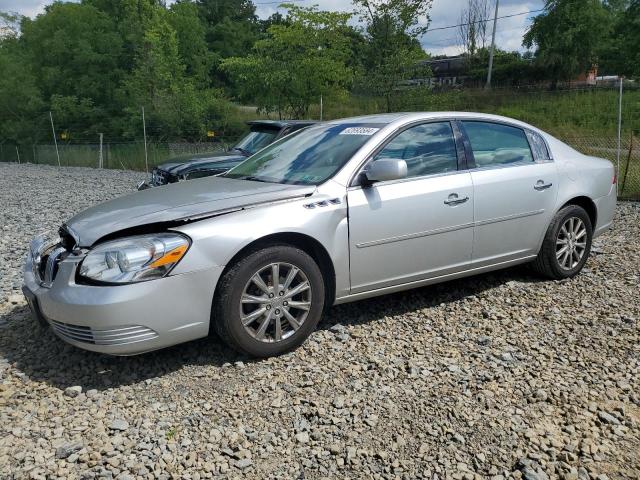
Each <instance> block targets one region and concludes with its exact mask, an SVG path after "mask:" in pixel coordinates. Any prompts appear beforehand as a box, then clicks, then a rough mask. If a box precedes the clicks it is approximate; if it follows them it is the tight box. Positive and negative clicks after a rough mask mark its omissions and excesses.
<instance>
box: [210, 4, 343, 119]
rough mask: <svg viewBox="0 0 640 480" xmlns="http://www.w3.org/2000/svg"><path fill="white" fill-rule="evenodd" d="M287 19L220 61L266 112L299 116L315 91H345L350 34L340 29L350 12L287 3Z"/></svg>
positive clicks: (316, 96)
mask: <svg viewBox="0 0 640 480" xmlns="http://www.w3.org/2000/svg"><path fill="white" fill-rule="evenodd" d="M284 6H285V7H286V8H287V9H288V17H287V21H286V22H283V23H277V24H273V25H271V26H270V27H269V29H268V36H267V38H265V39H263V40H259V41H258V42H256V44H255V46H254V49H253V52H252V53H251V54H250V55H248V56H247V57H232V58H228V59H226V60H224V61H223V62H222V67H223V68H224V69H225V70H226V71H227V72H229V74H230V75H231V78H232V79H233V80H234V81H235V82H236V83H237V85H238V86H239V89H240V97H241V98H242V99H244V100H253V101H255V102H257V105H258V107H259V108H260V109H261V110H263V111H265V112H267V113H268V112H274V111H275V112H277V113H278V116H279V117H280V118H282V116H283V115H292V116H294V117H295V118H301V117H304V116H306V115H307V114H308V111H309V106H310V105H311V104H312V103H315V102H317V101H318V100H319V99H320V96H321V95H323V96H325V97H334V98H335V97H339V96H341V95H344V94H346V88H347V87H348V85H349V84H350V81H351V79H352V70H351V69H350V68H349V67H348V66H347V64H346V63H347V61H348V58H349V55H350V39H349V38H348V37H347V36H346V35H345V34H344V32H345V31H346V28H347V21H348V20H349V18H350V14H347V13H337V12H325V11H319V10H318V9H317V8H315V7H312V8H301V7H297V6H294V5H290V4H285V5H284Z"/></svg>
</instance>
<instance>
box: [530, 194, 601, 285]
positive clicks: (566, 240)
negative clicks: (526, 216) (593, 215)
mask: <svg viewBox="0 0 640 480" xmlns="http://www.w3.org/2000/svg"><path fill="white" fill-rule="evenodd" d="M592 238H593V226H592V225H591V219H590V218H589V215H588V214H587V212H586V211H585V210H584V209H583V208H582V207H579V206H578V205H567V206H566V207H564V208H562V209H561V210H560V211H559V212H558V213H557V214H556V216H555V217H554V218H553V220H552V221H551V224H550V225H549V228H548V230H547V233H546V235H545V237H544V241H543V243H542V248H541V249H540V252H539V253H538V257H537V258H536V260H535V261H534V262H533V267H534V269H535V270H536V271H538V272H539V273H540V274H542V275H544V276H546V277H549V278H553V279H556V280H560V279H563V278H570V277H573V276H575V275H577V274H578V273H579V272H580V270H582V267H584V264H585V263H586V261H587V258H588V257H589V253H590V251H591V240H592Z"/></svg>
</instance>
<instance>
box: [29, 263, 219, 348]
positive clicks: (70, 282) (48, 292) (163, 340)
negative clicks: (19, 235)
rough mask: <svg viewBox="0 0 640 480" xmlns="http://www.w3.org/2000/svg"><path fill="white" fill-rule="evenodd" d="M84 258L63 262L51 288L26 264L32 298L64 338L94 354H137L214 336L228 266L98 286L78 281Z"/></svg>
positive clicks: (36, 308) (38, 313) (43, 318)
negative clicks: (216, 303) (220, 284)
mask: <svg viewBox="0 0 640 480" xmlns="http://www.w3.org/2000/svg"><path fill="white" fill-rule="evenodd" d="M80 260H81V258H75V257H73V256H69V257H67V258H66V259H64V260H63V261H61V262H60V264H59V267H58V272H57V274H56V277H55V279H54V281H53V282H52V284H51V286H50V287H46V286H42V285H41V282H39V281H38V279H37V278H36V276H35V275H34V272H33V268H32V264H31V258H28V259H27V262H26V264H25V268H24V287H25V288H24V290H23V291H24V292H25V296H26V297H27V301H28V302H29V304H30V306H31V307H32V310H33V311H34V312H35V314H36V316H40V318H39V319H40V320H41V321H44V322H46V323H47V324H49V325H50V326H51V328H52V330H53V331H54V333H56V335H58V336H59V337H60V338H62V339H63V340H64V341H66V342H68V343H70V344H72V345H75V346H77V347H79V348H83V349H85V350H91V351H94V352H102V353H107V354H112V355H135V354H138V353H144V352H147V351H151V350H157V349H159V348H164V347H168V346H171V345H175V344H178V343H182V342H187V341H190V340H195V339H197V338H202V337H205V336H207V335H208V333H209V321H210V317H211V304H212V301H213V292H214V289H215V285H216V283H217V281H218V278H219V277H220V274H221V273H222V269H223V267H213V268H209V269H205V270H199V271H195V272H189V273H183V274H178V275H170V276H168V277H164V278H160V279H156V280H150V281H147V282H140V283H133V284H128V285H115V286H111V285H109V286H106V285H105V286H103V285H99V286H97V285H83V284H79V283H76V281H75V278H76V270H77V268H78V265H79V263H80Z"/></svg>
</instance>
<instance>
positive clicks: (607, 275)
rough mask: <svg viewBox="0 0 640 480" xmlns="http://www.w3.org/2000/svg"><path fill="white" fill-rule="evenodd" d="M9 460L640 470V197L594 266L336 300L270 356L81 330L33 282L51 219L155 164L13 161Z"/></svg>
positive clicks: (210, 467) (437, 472)
mask: <svg viewBox="0 0 640 480" xmlns="http://www.w3.org/2000/svg"><path fill="white" fill-rule="evenodd" d="M0 177H1V178H2V179H3V180H4V181H3V186H2V189H1V190H0V203H1V204H2V213H3V216H2V220H1V224H0V225H1V228H2V237H1V238H0V242H1V243H0V247H1V248H0V252H2V253H0V262H2V263H1V264H0V265H1V267H0V274H1V279H0V288H1V294H2V297H0V478H43V479H44V478H87V479H88V478H117V479H131V478H149V479H151V478H166V479H168V478H180V479H198V478H241V477H242V478H245V477H247V478H297V479H302V478H335V477H338V478H345V477H348V478H402V479H404V478H407V479H413V478H433V479H435V478H439V479H444V478H452V479H473V480H475V479H479V478H495V479H505V478H524V479H527V480H535V479H539V480H544V479H547V478H564V479H576V480H580V479H590V478H591V479H598V480H603V479H606V478H610V479H614V478H640V392H639V387H640V326H639V323H638V320H639V318H640V300H639V297H638V294H639V291H640V290H639V284H640V272H639V269H640V268H639V266H640V205H639V204H630V203H626V204H621V205H620V206H619V208H618V214H617V217H616V222H615V227H614V228H613V230H612V231H611V232H610V233H608V234H606V235H605V236H603V237H602V238H601V239H598V241H597V242H596V245H595V247H594V255H593V256H592V257H591V259H590V260H589V262H588V263H587V266H586V268H585V270H584V272H583V273H582V274H581V275H580V276H578V277H577V278H576V279H574V280H571V281H561V282H550V281H541V280H539V279H537V278H535V277H533V276H531V275H530V274H528V273H527V271H526V270H525V269H522V268H519V269H511V270H507V271H503V272H498V273H495V274H491V275H483V276H478V277H474V278H470V279H465V280H460V281H455V282H450V283H446V284H442V285H438V286H434V287H429V288H422V289H419V290H415V291H412V292H405V293H401V294H395V295H389V296H385V297H382V298H378V299H373V300H367V301H362V302H358V303H354V304H350V305H344V306H339V307H334V308H332V309H331V310H330V311H329V313H328V315H327V316H326V318H325V320H324V321H323V322H322V324H321V325H320V327H319V329H318V331H317V332H316V333H314V334H313V335H312V337H311V338H310V340H309V341H308V342H307V343H306V344H305V345H304V346H303V347H301V348H300V349H298V350H297V351H295V352H292V353H290V354H287V355H284V356H282V357H279V358H273V359H268V360H261V361H254V360H250V359H247V358H243V357H240V356H238V355H237V354H235V353H233V352H231V351H229V350H228V349H226V348H225V347H223V346H222V345H220V344H219V343H218V341H217V340H215V339H205V340H201V341H197V342H192V343H190V344H186V345H181V346H177V347H174V348H171V349H166V350H163V351H160V352H155V353H151V354H146V355H143V356H138V357H132V358H112V357H107V356H103V355H98V354H92V353H89V352H84V351H81V350H78V349H75V348H73V347H69V346H67V345H65V344H64V343H63V342H61V341H59V340H58V339H57V338H56V337H54V335H53V334H51V333H50V332H49V331H47V330H41V329H39V328H38V327H37V326H36V323H35V322H34V320H32V319H31V318H30V316H29V314H28V311H27V308H26V307H25V305H24V302H23V301H22V299H21V298H20V297H19V296H16V293H17V292H18V290H17V289H18V288H19V285H20V278H21V274H20V272H19V270H20V267H21V262H22V256H23V254H24V253H25V251H26V245H27V242H28V240H29V238H30V237H31V236H32V235H33V234H35V233H36V232H38V231H40V230H43V229H46V228H55V227H57V226H58V225H59V223H60V222H61V221H62V220H64V219H65V218H67V217H69V216H70V215H71V214H72V213H73V212H75V211H78V210H81V209H82V208H84V207H86V206H88V205H90V204H93V203H95V202H98V201H100V200H104V199H107V198H110V197H113V196H115V195H118V194H121V193H124V192H126V191H129V190H131V189H132V186H133V184H134V182H135V181H136V180H138V179H139V178H140V174H139V173H130V172H129V173H127V172H117V171H102V172H99V171H97V170H90V169H62V170H57V169H54V168H48V167H39V166H25V165H22V166H18V165H6V164H5V165H3V164H0Z"/></svg>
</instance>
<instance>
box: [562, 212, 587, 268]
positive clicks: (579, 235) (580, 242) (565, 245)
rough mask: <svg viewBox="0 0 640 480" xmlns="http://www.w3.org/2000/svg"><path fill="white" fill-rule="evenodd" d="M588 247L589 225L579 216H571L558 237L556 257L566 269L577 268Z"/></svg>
mask: <svg viewBox="0 0 640 480" xmlns="http://www.w3.org/2000/svg"><path fill="white" fill-rule="evenodd" d="M586 249H587V227H586V226H585V224H584V222H583V221H582V220H581V219H580V218H578V217H569V218H568V219H567V220H565V222H564V223H563V224H562V227H560V230H559V231H558V237H557V238H556V258H557V259H558V264H559V265H560V267H561V268H563V269H564V270H571V269H573V268H575V267H576V266H577V265H578V264H579V263H580V261H581V260H582V257H583V256H584V252H585V251H586Z"/></svg>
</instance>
